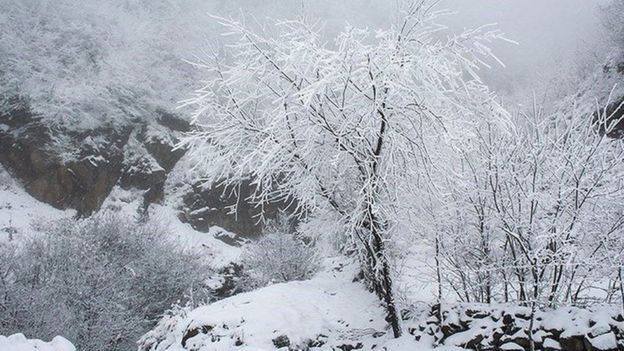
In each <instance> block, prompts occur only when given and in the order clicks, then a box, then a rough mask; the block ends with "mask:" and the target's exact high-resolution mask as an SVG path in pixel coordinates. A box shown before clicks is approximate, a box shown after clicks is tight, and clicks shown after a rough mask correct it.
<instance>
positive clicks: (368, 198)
mask: <svg viewBox="0 0 624 351" xmlns="http://www.w3.org/2000/svg"><path fill="white" fill-rule="evenodd" d="M440 14H441V13H440V12H436V11H433V10H432V2H429V1H418V2H407V4H406V5H405V7H404V11H403V19H402V20H401V21H400V22H398V23H397V24H395V25H392V26H390V27H389V28H388V29H384V30H377V31H374V32H373V31H371V30H368V29H357V28H351V27H347V28H346V29H345V30H344V31H343V32H342V33H341V34H339V35H338V36H337V38H336V40H335V42H334V43H326V42H325V41H324V40H323V39H322V38H321V35H320V33H319V32H320V26H319V25H318V24H317V23H313V22H310V21H307V20H305V19H304V20H293V21H279V22H276V23H275V24H274V25H273V26H271V27H269V28H265V29H264V30H262V31H253V30H250V29H249V28H248V27H247V26H246V25H245V24H244V23H242V22H239V21H236V20H229V19H223V18H220V19H219V20H220V22H221V23H222V24H223V26H224V27H225V28H226V30H227V34H228V35H229V36H230V38H232V41H231V42H230V43H229V44H228V45H227V46H226V47H225V49H224V51H225V52H226V53H225V54H224V55H225V58H223V55H221V56H219V55H215V57H214V59H213V60H209V61H206V62H202V63H201V64H200V66H201V67H202V68H203V69H204V70H205V72H207V74H209V76H210V79H209V80H207V81H206V82H205V86H204V87H203V88H202V89H200V90H198V91H197V93H196V95H195V97H193V98H191V99H190V100H189V101H188V104H190V105H192V106H193V107H194V108H195V115H194V123H195V125H196V126H197V127H198V131H197V132H195V133H193V134H192V135H190V136H189V137H188V138H187V139H186V140H185V141H184V144H185V145H186V146H188V147H189V149H190V157H193V158H194V161H195V162H196V164H197V167H199V168H201V169H202V170H203V171H204V172H205V175H206V181H207V182H221V183H223V184H225V185H228V186H231V187H232V188H235V187H236V185H237V184H239V183H240V182H241V181H242V180H243V179H248V178H249V177H251V178H252V179H253V182H254V183H255V184H256V185H257V188H256V191H255V193H254V194H253V195H251V196H250V198H248V199H247V200H248V201H252V202H255V203H257V204H258V206H262V205H263V204H266V203H268V202H271V201H275V200H291V201H292V204H293V206H292V207H293V208H292V210H293V211H295V212H296V213H298V214H300V215H302V216H304V217H305V218H306V221H308V222H309V221H314V220H320V221H326V220H327V219H328V218H330V219H332V220H333V221H334V223H335V225H336V226H338V227H339V228H342V231H343V232H344V233H346V234H347V235H348V236H349V237H350V243H351V244H352V245H353V246H352V247H353V248H355V249H356V250H357V252H358V257H359V259H360V262H361V266H362V269H363V272H364V275H365V277H366V280H367V282H368V283H369V284H370V287H371V288H372V289H373V290H374V291H375V292H376V293H377V295H378V296H379V297H380V298H381V300H382V301H383V303H384V304H385V307H386V309H387V313H388V321H389V322H390V324H391V327H392V330H393V332H394V335H395V336H399V335H400V334H401V329H400V325H399V319H400V318H399V316H398V311H397V307H396V303H395V300H394V291H393V283H392V279H393V276H392V262H391V260H392V255H391V254H390V252H389V251H390V250H389V248H388V246H389V240H390V239H391V237H392V236H393V235H397V234H405V232H410V231H411V230H413V228H412V227H411V224H410V223H409V220H408V219H409V218H410V215H411V214H413V212H414V211H415V206H414V204H415V203H416V202H417V200H416V199H417V197H418V196H419V194H420V193H421V192H422V191H424V190H423V189H425V188H428V187H430V186H429V185H430V183H431V179H429V174H430V173H429V169H430V168H431V167H436V166H437V165H436V160H435V157H436V156H435V155H437V154H442V153H444V152H446V151H445V149H446V148H448V147H449V146H450V145H452V144H453V142H454V141H455V140H458V139H464V138H467V137H468V136H467V133H466V131H467V130H469V128H467V127H466V126H467V125H473V123H474V121H476V120H481V119H483V118H484V116H488V117H493V118H497V117H498V116H499V115H501V114H504V111H502V109H500V108H499V106H498V105H497V104H496V103H494V102H493V95H492V94H491V93H490V92H489V91H488V89H487V88H486V87H485V86H484V85H483V84H482V83H481V81H480V80H479V78H478V76H477V71H478V69H479V68H480V67H482V66H483V61H482V59H484V58H487V57H490V58H491V57H493V56H492V55H491V52H490V51H489V50H488V49H487V47H486V44H487V43H488V42H489V41H491V40H495V39H500V38H502V36H501V33H499V32H498V31H496V30H491V29H490V28H489V27H483V28H479V29H476V30H470V31H466V32H464V33H462V34H460V35H455V36H450V37H447V38H446V39H440V38H441V37H442V36H441V35H440V31H441V30H443V27H441V26H439V25H436V22H435V19H436V18H437V16H439V15H440ZM269 31H274V32H275V33H274V34H273V35H272V34H269ZM307 227H308V228H310V227H312V226H307Z"/></svg>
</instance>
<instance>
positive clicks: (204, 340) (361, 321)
mask: <svg viewBox="0 0 624 351" xmlns="http://www.w3.org/2000/svg"><path fill="white" fill-rule="evenodd" d="M325 266H326V269H325V270H324V271H323V272H321V273H319V274H318V275H317V276H316V277H314V278H313V279H311V280H307V281H292V282H288V283H281V284H275V285H271V286H268V287H265V288H262V289H258V290H255V291H252V292H248V293H243V294H239V295H236V296H233V297H230V298H227V299H224V300H221V301H218V302H216V303H213V304H211V305H207V306H202V307H199V308H197V309H195V310H192V311H190V312H186V313H182V314H180V315H179V316H178V317H177V319H176V318H175V317H174V318H172V317H166V318H164V319H163V321H161V323H159V325H158V326H157V327H156V328H155V329H154V330H153V331H151V332H150V333H148V334H146V335H145V336H144V337H143V338H142V340H141V341H140V345H141V347H140V350H142V351H148V350H149V351H188V350H196V351H222V350H223V351H225V350H245V351H252V350H253V351H265V350H275V349H278V347H280V346H281V347H285V346H284V345H286V344H288V345H289V346H290V347H291V348H292V349H294V350H298V349H307V347H309V348H310V350H332V349H336V350H338V349H348V350H350V349H352V348H350V347H357V348H358V349H362V350H372V349H375V350H383V347H386V349H387V350H393V351H402V350H429V349H430V348H431V347H430V345H428V344H427V343H425V342H422V343H419V342H417V341H416V340H415V339H414V337H413V336H412V335H409V334H407V335H405V336H404V337H402V338H400V339H393V338H392V335H391V332H390V331H389V330H387V329H386V327H387V323H386V322H385V321H384V311H383V308H382V307H381V305H380V302H379V300H378V299H377V298H376V297H375V295H374V294H372V293H370V292H368V291H367V290H366V289H365V287H364V286H363V285H362V284H361V283H357V282H353V277H354V276H355V274H356V271H357V265H355V264H353V263H350V262H348V261H347V260H346V259H344V258H333V259H328V260H327V261H326V265H325ZM284 350H286V348H284ZM440 350H459V349H458V348H443V349H440Z"/></svg>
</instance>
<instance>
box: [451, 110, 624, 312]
mask: <svg viewBox="0 0 624 351" xmlns="http://www.w3.org/2000/svg"><path fill="white" fill-rule="evenodd" d="M586 110H587V109H586V108H584V107H583V108H577V107H572V108H569V109H567V110H566V111H563V112H559V113H557V114H555V115H552V116H551V115H548V116H545V115H542V113H541V109H540V108H538V107H537V106H536V107H534V111H533V113H531V114H523V113H520V114H518V115H517V116H516V118H514V119H513V123H512V124H511V125H510V126H509V127H508V128H507V129H506V130H500V129H498V128H495V127H494V126H492V125H491V124H490V123H486V126H485V127H483V128H481V132H480V133H479V134H478V138H477V140H478V142H477V144H478V145H480V146H479V147H478V148H477V149H475V150H473V152H470V153H465V154H464V157H463V166H464V167H463V170H458V171H457V174H459V177H457V179H456V180H455V181H454V183H450V184H451V190H450V191H449V192H448V194H449V195H448V196H447V197H446V198H444V199H441V200H440V201H441V202H444V203H445V204H447V207H448V208H449V211H453V212H454V213H457V216H455V217H450V218H454V219H455V220H452V221H448V222H447V223H445V224H440V226H443V227H444V228H445V229H444V230H443V232H444V240H443V246H444V248H443V249H442V253H443V255H446V256H445V258H446V260H445V263H446V267H448V268H450V271H451V272H454V274H451V275H449V278H450V279H449V280H448V282H449V283H450V284H451V286H452V287H453V288H455V290H456V291H457V292H458V295H459V296H460V297H461V298H463V299H465V300H468V301H470V300H476V301H481V302H491V301H496V300H498V301H505V302H507V301H520V302H523V303H531V304H542V305H554V304H557V303H562V302H566V303H577V302H579V299H580V298H582V292H583V290H585V289H587V288H590V287H592V285H594V287H595V286H596V285H597V284H602V285H604V281H605V277H612V278H613V279H614V281H615V280H617V275H618V274H619V271H618V269H620V268H619V267H621V262H617V261H619V260H620V259H619V255H617V254H615V252H618V250H621V249H622V246H621V241H620V240H618V239H616V238H618V237H619V236H621V234H622V229H623V226H624V217H623V213H624V212H623V211H624V207H622V205H621V204H622V203H624V188H623V187H622V181H621V179H622V175H623V174H624V165H623V164H622V162H621V160H622V157H623V156H624V148H623V144H622V141H621V140H618V139H612V138H610V137H609V136H608V135H609V134H610V133H611V131H612V130H613V128H615V127H616V125H617V124H618V122H619V121H618V120H614V119H613V116H611V115H607V114H606V112H605V111H606V109H604V108H596V109H595V110H596V111H598V112H596V113H595V114H593V115H591V114H590V115H588V114H587V113H585V112H584V111H586ZM449 204H451V205H449Z"/></svg>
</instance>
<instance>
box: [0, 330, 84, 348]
mask: <svg viewBox="0 0 624 351" xmlns="http://www.w3.org/2000/svg"><path fill="white" fill-rule="evenodd" d="M0 351H76V348H75V347H74V345H72V343H71V342H69V341H68V340H67V339H65V338H63V337H62V336H57V337H55V338H54V339H52V341H50V342H44V341H41V340H37V339H27V338H26V337H25V336H24V335H23V334H14V335H11V336H9V337H6V336H2V335H0Z"/></svg>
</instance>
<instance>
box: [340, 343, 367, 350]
mask: <svg viewBox="0 0 624 351" xmlns="http://www.w3.org/2000/svg"><path fill="white" fill-rule="evenodd" d="M362 347H364V345H362V343H361V342H358V343H356V344H343V345H339V346H336V348H337V349H339V350H342V351H352V350H359V349H361V348H362Z"/></svg>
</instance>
